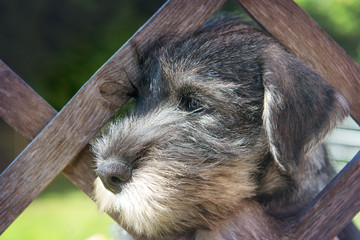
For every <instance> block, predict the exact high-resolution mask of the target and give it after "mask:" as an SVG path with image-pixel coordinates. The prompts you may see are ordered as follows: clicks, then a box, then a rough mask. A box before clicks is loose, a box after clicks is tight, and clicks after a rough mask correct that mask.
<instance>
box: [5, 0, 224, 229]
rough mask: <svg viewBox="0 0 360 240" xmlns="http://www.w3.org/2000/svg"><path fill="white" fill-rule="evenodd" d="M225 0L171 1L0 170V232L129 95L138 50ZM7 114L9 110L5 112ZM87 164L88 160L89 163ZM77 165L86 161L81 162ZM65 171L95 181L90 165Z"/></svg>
mask: <svg viewBox="0 0 360 240" xmlns="http://www.w3.org/2000/svg"><path fill="white" fill-rule="evenodd" d="M224 2H225V0H221V1H218V0H209V1H207V0H196V1H181V0H172V1H168V2H167V3H166V4H165V5H164V6H163V7H162V8H161V9H160V10H159V11H158V12H157V13H156V14H155V15H154V16H153V17H152V18H151V19H150V20H149V21H148V22H147V23H146V24H145V25H144V26H143V27H142V28H141V29H140V30H139V31H138V32H137V33H135V35H134V36H133V37H132V38H131V39H130V40H129V41H128V42H127V43H126V44H125V45H124V46H123V47H122V48H121V49H119V50H118V51H117V52H116V53H115V54H114V56H112V57H111V58H110V59H109V60H108V61H107V62H106V63H105V64H104V65H103V66H102V67H101V68H100V69H99V70H98V71H97V72H96V73H95V74H94V75H93V76H92V77H91V78H90V79H89V81H88V82H86V83H85V84H84V86H83V87H82V88H81V89H80V90H79V92H78V93H77V94H76V95H75V96H74V97H73V98H72V99H71V100H70V101H69V103H68V104H67V105H66V106H65V107H64V108H63V109H62V110H61V111H60V112H59V113H58V114H57V115H56V116H55V117H54V118H52V120H51V121H50V122H49V123H48V124H47V125H46V126H45V127H44V128H43V129H42V130H41V132H40V133H39V134H38V135H37V136H36V138H35V139H34V140H33V141H32V142H31V143H30V144H29V145H28V146H27V147H26V148H25V149H24V151H23V152H22V153H21V154H20V155H19V156H18V157H17V158H16V159H15V160H14V162H13V163H12V164H11V165H10V166H9V167H8V168H7V169H6V170H5V171H4V172H3V173H2V174H1V176H0V189H1V195H0V233H2V232H3V231H4V230H5V229H6V228H7V226H9V225H10V224H11V222H12V221H13V220H14V219H15V218H16V217H17V216H18V215H19V214H20V213H21V212H22V211H23V210H24V209H25V208H26V207H27V206H28V205H29V204H30V203H31V201H33V200H34V199H35V198H36V197H37V196H38V194H39V193H41V192H42V191H43V190H44V189H45V187H46V186H47V185H48V184H49V183H50V182H51V181H52V180H53V179H54V178H55V177H56V176H57V175H58V174H59V173H60V172H61V171H62V170H63V169H64V168H65V167H66V166H67V165H68V164H69V163H70V162H71V160H72V159H74V158H75V157H76V156H77V154H78V153H79V152H80V151H81V150H82V149H83V148H84V147H85V146H86V144H87V143H88V142H89V140H90V139H91V138H92V137H93V136H94V135H95V133H96V132H98V130H99V129H100V128H101V126H103V125H104V124H105V123H106V122H107V121H108V120H109V118H110V117H111V116H112V115H113V114H114V113H115V111H116V110H117V109H118V108H119V106H121V105H122V104H123V103H124V102H125V101H126V100H127V99H128V97H129V94H130V93H131V92H132V91H133V86H132V84H131V83H130V81H134V82H136V80H137V78H138V77H139V69H138V66H137V58H136V50H137V49H141V48H142V47H144V46H145V45H146V43H147V42H148V41H151V40H152V39H154V38H156V37H157V36H159V35H163V34H176V35H181V34H182V33H185V32H187V31H191V30H193V29H195V28H197V27H199V26H200V25H202V24H203V23H204V22H205V21H206V20H207V19H208V18H209V17H210V16H212V15H213V13H214V12H215V11H216V10H217V9H218V8H219V7H220V6H221V5H222V4H223V3H224ZM135 47H136V48H137V49H135ZM129 80H130V81H129ZM104 84H112V85H113V86H114V87H116V89H117V90H118V91H116V92H113V91H112V92H110V93H108V92H106V89H107V88H105V92H104V86H105V85H104ZM1 89H3V86H1ZM1 94H2V96H1V97H2V101H1V103H0V104H1V105H2V108H3V106H5V105H7V104H13V103H12V102H9V101H7V100H8V98H7V92H6V91H3V90H1ZM109 96H110V97H109ZM30 98H31V97H30ZM3 100H4V101H3ZM15 109H17V107H15V106H14V110H13V111H15ZM4 114H5V115H7V116H8V114H7V113H4ZM32 114H34V113H32ZM18 115H20V114H18ZM31 116H32V115H30V116H29V117H31ZM11 121H13V120H10V117H8V118H7V122H11ZM15 121H16V120H15ZM30 122H31V120H30ZM22 124H23V123H21V124H20V125H22ZM14 125H16V124H14ZM17 129H18V130H21V128H17ZM87 164H88V163H86V164H85V165H86V166H88V165H87ZM73 166H77V167H82V166H83V164H75V165H73ZM67 173H68V174H73V175H72V176H75V177H74V179H78V180H76V181H77V183H78V184H79V185H80V186H84V185H92V182H87V181H91V178H90V179H87V180H86V181H85V182H81V181H83V180H82V179H83V174H85V173H88V170H87V169H84V171H83V172H82V171H80V170H74V171H72V169H71V171H70V170H69V169H67ZM76 173H78V174H76ZM79 176H80V179H79ZM78 184H77V185H78ZM84 188H85V187H84ZM86 191H87V192H88V191H89V189H86Z"/></svg>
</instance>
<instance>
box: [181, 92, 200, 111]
mask: <svg viewBox="0 0 360 240" xmlns="http://www.w3.org/2000/svg"><path fill="white" fill-rule="evenodd" d="M179 109H180V110H183V111H187V112H194V113H197V112H201V111H202V110H203V108H202V106H201V104H200V102H199V101H198V100H196V99H194V98H191V97H188V96H183V97H182V98H181V100H180V104H179Z"/></svg>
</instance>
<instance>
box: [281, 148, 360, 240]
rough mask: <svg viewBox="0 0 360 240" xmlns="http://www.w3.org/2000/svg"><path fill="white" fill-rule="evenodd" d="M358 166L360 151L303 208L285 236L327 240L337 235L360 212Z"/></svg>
mask: <svg viewBox="0 0 360 240" xmlns="http://www.w3.org/2000/svg"><path fill="white" fill-rule="evenodd" d="M359 169H360V152H358V153H357V154H356V156H355V157H354V158H353V160H352V161H351V162H350V163H348V164H347V165H346V166H345V167H344V169H342V170H341V172H340V173H339V174H338V175H337V176H336V177H335V178H334V179H333V180H332V181H331V182H330V183H329V184H328V186H327V187H326V188H325V189H324V190H323V191H322V192H321V193H320V194H319V195H318V196H317V197H316V199H314V201H313V202H312V203H311V204H310V205H309V206H308V207H307V208H306V209H304V211H303V212H302V214H301V216H300V217H299V219H298V221H297V223H296V224H295V225H294V226H293V227H292V228H290V229H289V231H288V236H287V237H288V238H286V239H307V240H317V239H322V240H326V239H329V240H330V239H333V238H334V236H336V235H338V234H339V233H340V232H341V230H342V229H343V228H344V227H345V226H346V225H347V224H348V223H349V222H350V221H351V220H352V219H353V218H354V217H355V215H356V214H357V213H358V212H359V211H360V184H359V182H360V171H359ZM354 234H355V233H354ZM358 236H359V235H358ZM353 237H355V236H353Z"/></svg>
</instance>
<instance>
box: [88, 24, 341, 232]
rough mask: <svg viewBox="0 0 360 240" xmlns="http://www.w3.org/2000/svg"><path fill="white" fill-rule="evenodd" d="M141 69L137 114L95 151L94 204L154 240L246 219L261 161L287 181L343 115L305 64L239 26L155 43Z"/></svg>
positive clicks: (213, 27) (117, 125)
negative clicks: (246, 204)
mask: <svg viewBox="0 0 360 240" xmlns="http://www.w3.org/2000/svg"><path fill="white" fill-rule="evenodd" d="M140 66H141V69H142V70H143V77H142V79H141V81H140V82H139V84H138V86H137V93H138V94H137V99H136V100H137V104H136V109H135V110H134V112H133V113H132V114H130V115H129V116H127V117H125V118H124V119H121V120H117V121H115V122H113V123H111V124H110V126H109V127H108V130H107V132H106V133H104V134H103V135H102V136H101V137H100V138H98V139H97V140H96V141H95V143H94V144H93V149H94V153H95V155H96V164H97V170H96V171H97V174H98V176H99V178H97V180H96V183H95V198H96V201H97V203H98V205H99V206H100V209H102V210H104V211H109V212H116V213H118V214H119V221H120V222H121V223H122V225H123V226H124V227H125V228H127V229H130V230H131V231H132V232H134V233H136V234H138V235H139V236H146V237H148V238H151V239H160V238H162V237H165V236H175V235H178V234H185V233H190V232H191V231H195V230H196V229H212V228H215V226H216V225H217V223H218V222H219V221H221V220H222V219H226V218H228V217H229V216H233V215H234V214H238V213H241V208H242V204H243V203H244V200H248V199H251V198H253V197H255V196H256V194H257V190H258V188H259V180H258V179H257V178H258V176H259V174H260V172H261V169H263V168H262V165H264V162H265V161H269V158H270V159H271V161H274V163H275V164H276V166H277V167H278V169H279V172H282V174H289V175H291V172H292V171H294V170H296V167H297V165H298V163H299V161H301V159H302V158H303V156H304V155H305V154H306V153H307V152H308V151H310V150H311V149H312V148H313V147H314V146H316V145H317V144H318V142H320V141H321V140H322V139H323V138H324V136H325V135H326V133H327V132H328V131H329V130H330V129H331V128H333V127H334V125H335V123H336V122H337V121H338V120H341V119H342V118H343V117H344V116H345V115H346V113H347V107H346V103H345V101H344V99H343V98H342V97H341V96H340V95H339V94H338V93H337V92H336V91H335V90H334V89H333V88H332V87H331V86H329V85H328V84H327V83H326V82H325V81H324V80H323V79H321V77H320V76H319V75H317V74H316V73H315V72H314V71H313V70H312V69H311V68H309V67H307V66H306V64H305V63H304V62H303V61H302V60H300V59H298V58H296V57H294V56H293V55H291V54H290V53H288V52H287V51H286V50H285V49H284V48H283V47H282V46H280V45H279V44H278V43H277V42H276V41H275V40H274V39H273V38H271V37H270V36H268V35H267V34H265V33H263V32H261V31H259V30H256V29H254V28H252V27H249V26H247V25H244V24H241V23H240V22H239V21H238V20H234V19H231V20H221V21H217V22H213V23H209V24H207V25H205V26H204V27H202V28H201V29H199V30H197V31H196V32H194V33H190V34H188V35H187V36H185V37H183V38H181V39H171V40H169V39H166V40H165V38H162V39H160V40H159V41H157V42H155V43H154V44H152V45H151V46H149V48H147V50H146V51H144V52H143V54H142V57H141V60H140ZM269 156H270V157H269Z"/></svg>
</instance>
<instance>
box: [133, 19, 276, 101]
mask: <svg viewBox="0 0 360 240" xmlns="http://www.w3.org/2000/svg"><path fill="white" fill-rule="evenodd" d="M269 41H271V40H270V39H269V38H268V36H267V35H264V34H263V33H261V32H260V31H258V30H256V29H254V28H252V27H249V26H247V25H243V24H241V23H238V22H236V23H235V22H227V23H223V24H218V25H215V26H205V27H203V28H201V29H200V30H198V31H197V32H195V33H192V34H189V35H187V36H186V37H184V38H181V39H177V40H169V41H165V42H164V41H160V40H159V42H158V43H157V44H155V45H154V46H152V47H151V48H150V49H149V50H148V51H147V54H145V55H146V56H145V59H144V64H143V66H142V67H143V79H142V81H141V84H140V87H139V97H140V99H141V98H144V99H146V102H148V103H149V102H150V101H151V103H154V104H157V103H159V102H160V101H162V100H164V99H166V98H169V97H171V96H176V95H178V94H179V92H181V91H182V90H184V89H185V90H189V89H190V90H191V89H198V90H201V89H202V90H213V91H216V90H217V89H220V88H222V89H226V88H234V86H235V85H236V86H252V85H254V86H255V87H257V88H261V86H260V85H262V83H261V81H259V79H260V78H261V77H260V75H261V68H262V66H261V60H260V58H261V57H260V55H261V51H262V50H263V49H264V48H265V47H266V46H267V45H268V44H269ZM210 86H211V87H210ZM140 102H141V100H140Z"/></svg>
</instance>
